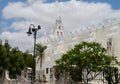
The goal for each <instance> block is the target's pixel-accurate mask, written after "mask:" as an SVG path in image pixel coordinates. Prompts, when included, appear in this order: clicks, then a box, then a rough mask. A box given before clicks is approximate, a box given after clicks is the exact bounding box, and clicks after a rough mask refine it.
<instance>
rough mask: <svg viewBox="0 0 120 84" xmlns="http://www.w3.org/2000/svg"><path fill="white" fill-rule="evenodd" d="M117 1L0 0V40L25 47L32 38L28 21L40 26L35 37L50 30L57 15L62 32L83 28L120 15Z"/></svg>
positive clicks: (26, 47)
mask: <svg viewBox="0 0 120 84" xmlns="http://www.w3.org/2000/svg"><path fill="white" fill-rule="evenodd" d="M119 3H120V0H0V39H2V40H5V39H8V40H9V41H10V44H11V45H12V46H13V47H14V46H18V47H20V48H21V49H22V50H26V49H28V48H29V47H30V46H29V45H31V43H32V41H33V38H32V37H29V38H28V36H27V35H26V33H25V32H26V31H27V30H28V27H29V24H31V23H32V24H34V25H41V27H42V29H41V31H40V32H39V33H38V40H41V36H43V35H44V34H45V32H47V33H48V32H49V33H51V32H52V29H53V27H54V25H55V20H56V19H57V18H58V17H59V16H61V17H62V21H63V24H64V29H65V32H67V33H68V32H73V31H75V30H81V29H83V30H84V28H83V27H85V26H90V25H97V24H99V23H103V22H104V21H105V20H108V19H109V20H110V19H114V18H117V19H118V18H120V5H119ZM39 36H40V37H39ZM23 38H25V39H23ZM21 39H22V40H21ZM24 45H26V46H25V48H23V46H24Z"/></svg>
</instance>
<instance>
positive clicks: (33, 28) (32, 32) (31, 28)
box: [27, 24, 41, 84]
mask: <svg viewBox="0 0 120 84" xmlns="http://www.w3.org/2000/svg"><path fill="white" fill-rule="evenodd" d="M39 29H41V26H40V25H38V26H37V28H35V26H34V25H33V24H30V26H29V29H28V32H27V34H28V36H30V35H32V34H33V38H34V52H33V60H34V66H33V84H34V81H35V66H36V64H35V46H36V35H37V31H38V30H39Z"/></svg>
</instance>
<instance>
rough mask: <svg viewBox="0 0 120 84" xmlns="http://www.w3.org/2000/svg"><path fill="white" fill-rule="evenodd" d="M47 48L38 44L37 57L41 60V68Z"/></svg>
mask: <svg viewBox="0 0 120 84" xmlns="http://www.w3.org/2000/svg"><path fill="white" fill-rule="evenodd" d="M46 48H47V46H43V45H42V44H40V43H37V44H36V54H37V56H39V59H40V67H42V59H43V55H44V50H45V49H46Z"/></svg>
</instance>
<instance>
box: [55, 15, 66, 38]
mask: <svg viewBox="0 0 120 84" xmlns="http://www.w3.org/2000/svg"><path fill="white" fill-rule="evenodd" d="M53 33H54V35H55V36H57V37H61V36H63V35H64V28H63V23H62V20H61V17H59V18H58V19H56V23H55V28H54V30H53Z"/></svg>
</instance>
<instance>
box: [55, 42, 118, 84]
mask: <svg viewBox="0 0 120 84" xmlns="http://www.w3.org/2000/svg"><path fill="white" fill-rule="evenodd" d="M114 60H116V59H115V57H114V56H110V55H108V54H107V51H106V49H105V48H104V47H102V46H101V45H100V44H99V43H95V42H82V43H80V44H77V45H75V46H74V48H73V49H71V50H69V51H68V52H67V53H66V54H63V55H62V58H61V59H58V60H56V66H57V68H58V67H59V68H60V70H59V72H61V71H62V72H67V73H68V74H69V75H70V76H71V78H72V79H73V80H74V81H77V82H78V81H81V82H82V80H83V81H84V82H85V83H88V81H91V80H93V79H94V78H95V77H96V76H97V75H99V72H101V71H103V69H105V68H107V67H109V66H110V65H111V63H112V62H113V61H114ZM57 72H58V71H57ZM83 72H86V73H83ZM92 73H94V76H91V75H90V74H92ZM83 76H84V78H82V77H83Z"/></svg>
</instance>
